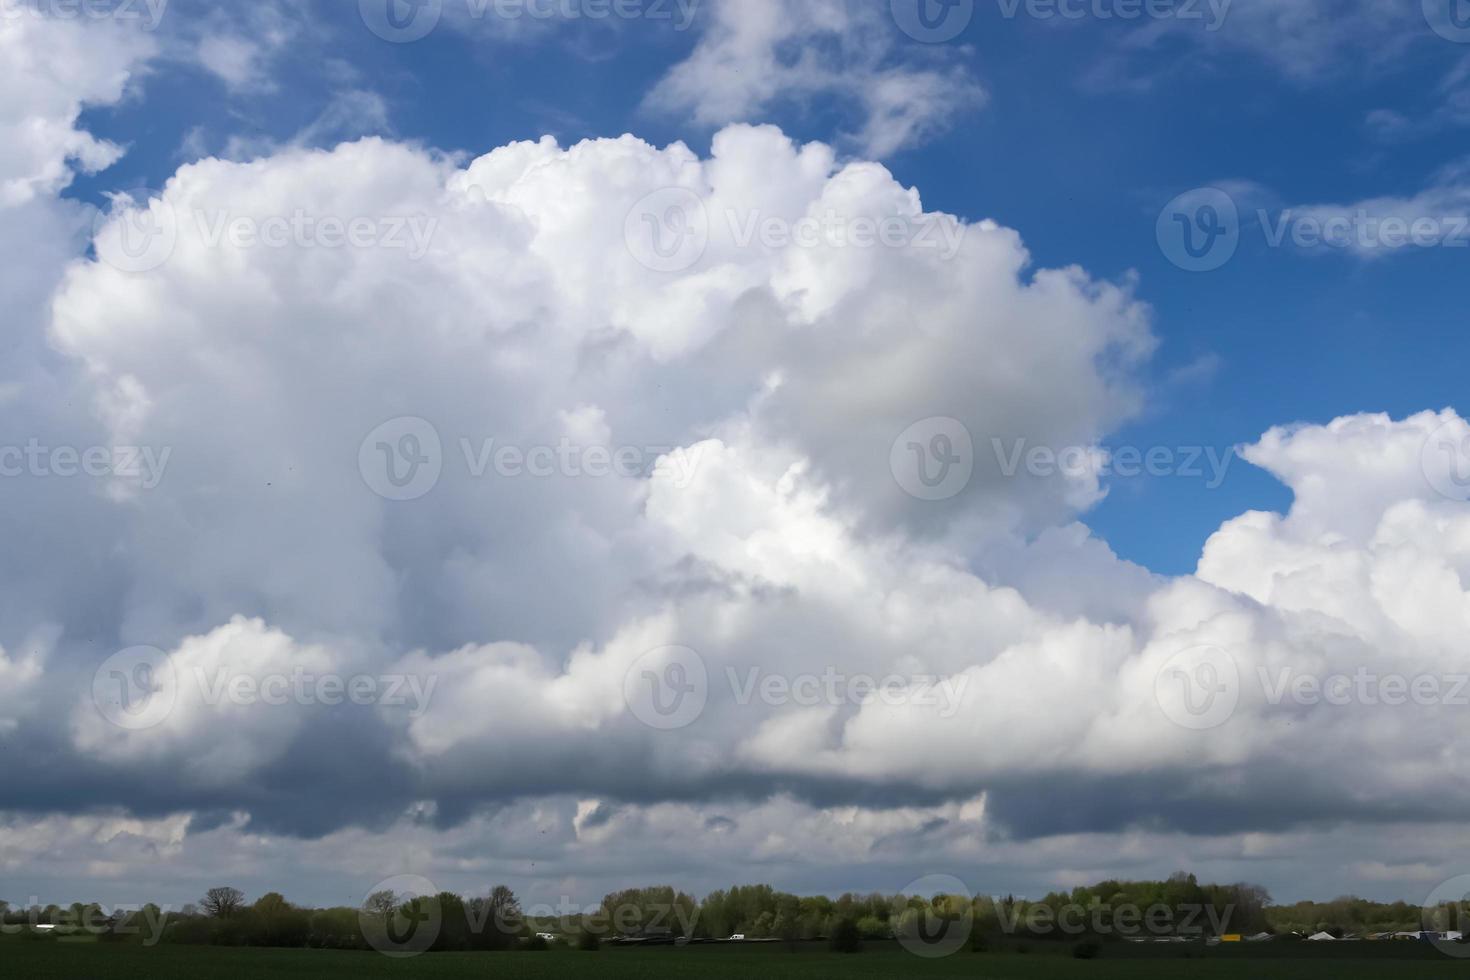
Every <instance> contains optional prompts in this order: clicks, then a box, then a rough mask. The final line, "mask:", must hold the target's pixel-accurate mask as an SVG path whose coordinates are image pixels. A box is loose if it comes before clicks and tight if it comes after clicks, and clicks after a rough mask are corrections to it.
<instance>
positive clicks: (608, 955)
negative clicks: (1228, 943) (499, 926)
mask: <svg viewBox="0 0 1470 980" xmlns="http://www.w3.org/2000/svg"><path fill="white" fill-rule="evenodd" d="M1358 950H1359V952H1358V953H1356V955H1348V954H1347V952H1346V951H1344V950H1341V949H1332V950H1318V949H1303V948H1297V947H1294V948H1291V949H1283V950H1281V951H1280V952H1276V953H1272V954H1270V955H1268V954H1267V952H1265V951H1261V950H1235V949H1232V950H1222V949H1212V950H1197V951H1195V953H1194V955H1192V956H1191V957H1190V958H1188V959H1185V958H1182V957H1181V956H1180V955H1179V954H1178V953H1175V952H1170V953H1169V954H1168V955H1164V954H1162V953H1161V954H1158V955H1154V954H1153V952H1152V951H1145V950H1130V949H1127V948H1114V947H1111V946H1110V947H1108V948H1107V949H1105V950H1104V953H1103V956H1102V958H1100V959H1096V960H1088V961H1082V960H1074V959H1071V958H1070V957H1067V956H1065V955H1059V953H1057V952H1055V951H1051V950H1047V951H1045V952H1043V953H1039V954H1038V953H1032V954H1029V955H1016V954H1014V953H1011V954H991V953H968V952H963V953H956V954H955V955H953V956H950V957H947V958H945V959H938V960H925V959H920V958H918V957H915V956H913V955H911V954H909V953H906V952H904V951H903V950H901V949H898V948H897V947H895V946H892V945H891V944H881V945H877V946H874V947H870V948H869V949H867V950H865V951H864V952H862V953H859V954H856V955H847V956H844V955H840V954H836V953H830V952H827V951H825V950H823V949H819V948H806V949H800V950H798V951H796V952H792V951H790V950H788V949H786V948H785V947H782V946H741V947H691V948H688V949H672V948H661V949H634V950H626V949H622V950H602V951H600V952H596V953H584V952H576V951H572V950H553V951H550V952H544V953H443V954H431V955H426V956H421V957H418V958H416V959H410V960H391V959H388V958H386V957H383V956H379V955H377V954H374V953H343V952H328V951H318V950H269V949H221V948H215V947H186V946H160V947H156V948H153V949H146V948H142V947H138V946H129V945H114V944H100V943H77V944H68V943H57V942H0V975H4V976H9V977H17V978H21V977H23V978H26V980H52V978H55V980H63V978H64V980H74V978H77V977H87V978H89V980H90V978H97V980H106V978H113V977H117V978H122V980H173V978H179V980H184V978H189V980H195V978H199V980H212V978H214V977H219V978H222V980H223V978H226V977H230V978H233V977H300V978H302V980H307V978H317V977H321V978H327V980H330V978H333V977H343V978H348V977H350V978H353V980H373V978H376V977H424V978H427V980H436V978H443V980H451V978H461V977H516V978H519V977H527V978H531V980H537V978H546V980H555V978H562V977H571V978H576V977H583V976H585V977H595V978H597V980H624V978H627V980H632V978H640V980H641V978H659V977H670V978H680V980H688V978H699V977H713V978H726V977H759V978H761V980H780V978H785V977H790V978H793V980H797V978H801V980H824V978H832V980H837V978H842V977H894V978H899V977H984V978H993V980H1033V978H1034V980H1070V978H1074V977H1075V978H1086V980H1132V978H1140V980H1150V978H1158V980H1176V978H1178V977H1180V976H1186V977H1188V978H1189V980H1211V978H1215V977H1249V978H1252V980H1254V978H1265V980H1272V978H1282V980H1287V978H1290V980H1302V978H1305V980H1311V978H1317V977H1320V978H1322V980H1328V978H1333V980H1336V978H1345V980H1354V978H1363V980H1369V978H1373V980H1383V978H1386V980H1393V978H1398V977H1403V978H1430V977H1434V978H1440V977H1455V978H1461V980H1466V978H1470V961H1461V960H1453V959H1450V958H1448V957H1445V956H1442V955H1440V954H1438V953H1435V952H1434V951H1433V950H1428V949H1424V950H1419V949H1414V950H1403V949H1399V950H1393V951H1384V952H1383V953H1380V952H1379V951H1377V950H1374V951H1364V950H1366V947H1365V946H1359V947H1358ZM1388 952H1392V955H1385V954H1386V953H1388ZM1110 954H1113V955H1112V956H1111V958H1110Z"/></svg>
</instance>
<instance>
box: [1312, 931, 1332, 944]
mask: <svg viewBox="0 0 1470 980" xmlns="http://www.w3.org/2000/svg"><path fill="white" fill-rule="evenodd" d="M1307 942H1309V943H1335V942H1337V937H1336V936H1334V935H1333V934H1332V933H1330V932H1319V933H1317V934H1315V935H1312V936H1308V937H1307Z"/></svg>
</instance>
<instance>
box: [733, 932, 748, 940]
mask: <svg viewBox="0 0 1470 980" xmlns="http://www.w3.org/2000/svg"><path fill="white" fill-rule="evenodd" d="M744 938H745V933H743V932H737V933H736V934H735V935H733V936H731V937H730V940H731V941H732V942H738V941H740V940H743V939H744Z"/></svg>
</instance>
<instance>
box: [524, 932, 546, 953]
mask: <svg viewBox="0 0 1470 980" xmlns="http://www.w3.org/2000/svg"><path fill="white" fill-rule="evenodd" d="M523 948H524V949H526V950H527V951H528V952H533V953H539V952H541V951H543V950H545V949H547V948H548V947H547V943H546V940H544V939H542V938H541V937H540V936H538V935H536V934H535V933H532V934H531V937H530V938H529V939H527V940H526V943H525V946H524V947H523Z"/></svg>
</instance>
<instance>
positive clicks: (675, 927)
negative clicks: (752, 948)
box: [0, 872, 1455, 952]
mask: <svg viewBox="0 0 1470 980" xmlns="http://www.w3.org/2000/svg"><path fill="white" fill-rule="evenodd" d="M1440 911H1441V912H1442V913H1444V914H1443V915H1441V916H1439V918H1445V919H1446V920H1447V921H1448V920H1449V919H1451V918H1453V917H1452V916H1450V912H1451V911H1455V910H1451V909H1448V908H1446V909H1442V910H1440ZM1423 918H1424V915H1423V910H1421V909H1420V908H1419V907H1417V906H1414V905H1410V904H1408V903H1404V902H1397V903H1391V904H1379V903H1373V902H1368V901H1366V900H1364V899H1359V898H1340V899H1336V900H1334V901H1332V902H1326V903H1314V902H1300V903H1296V904H1294V905H1287V906H1275V905H1272V904H1271V897H1270V895H1269V894H1268V893H1267V892H1266V890H1265V889H1263V888H1261V887H1259V886H1256V885H1251V884H1247V883H1236V884H1228V885H1219V884H1202V883H1200V882H1199V881H1198V880H1197V879H1196V878H1195V876H1194V875H1189V874H1185V873H1182V872H1181V873H1179V874H1176V875H1173V876H1172V877H1170V878H1168V879H1166V880H1163V881H1122V880H1109V881H1103V882H1099V883H1097V884H1095V885H1089V886H1083V887H1078V888H1075V889H1072V890H1071V891H1058V892H1053V893H1051V894H1048V895H1046V896H1045V897H1043V898H1041V899H1039V900H1028V899H1024V898H1016V897H1015V896H1004V897H1002V896H983V895H982V896H969V895H958V894H934V895H903V894H884V893H879V892H871V893H865V894H857V893H848V894H844V895H841V896H838V897H836V898H832V897H829V896H824V895H816V896H801V895H795V894H792V893H789V892H783V891H779V890H777V889H775V888H773V887H772V886H770V885H764V884H760V885H737V886H734V887H731V888H728V889H720V890H717V891H714V892H711V893H710V894H708V895H706V896H705V897H704V898H703V899H702V900H696V899H695V898H694V897H693V896H692V895H690V894H687V893H685V892H682V891H679V890H677V889H676V888H674V887H672V886H667V885H664V886H656V887H651V888H632V889H625V890H622V891H617V892H613V893H610V894H608V895H607V896H605V897H604V898H603V900H602V902H601V903H600V905H598V906H597V907H595V908H591V909H580V910H571V911H566V910H549V909H547V908H545V907H533V908H531V909H529V910H528V909H525V908H523V907H522V904H521V902H520V900H519V899H518V898H517V897H516V895H515V893H514V892H513V891H512V890H511V889H510V888H508V887H506V886H504V885H498V886H495V887H494V888H492V889H490V890H489V891H488V892H487V893H485V894H484V895H476V896H462V895H458V894H455V893H452V892H441V893H439V894H437V895H431V896H409V895H399V894H395V893H393V892H391V891H379V892H376V893H374V894H372V895H370V896H369V897H368V898H367V899H366V900H365V901H364V902H363V904H362V905H361V906H360V907H358V908H348V907H338V908H311V907H307V906H299V905H295V904H293V903H291V902H289V901H288V900H287V899H286V898H285V897H284V896H283V895H281V894H280V893H278V892H269V893H267V894H265V895H262V896H260V897H259V898H256V899H254V900H253V901H248V900H247V898H246V896H245V894H244V893H243V892H241V891H240V890H239V889H237V888H232V887H219V888H211V889H210V890H209V891H208V892H207V893H206V894H205V895H204V896H203V897H202V898H201V899H200V900H199V902H198V903H197V904H195V905H190V906H186V907H185V908H184V909H182V910H180V911H177V912H170V911H167V910H163V909H160V908H159V907H158V906H156V905H149V906H145V907H143V908H142V909H136V910H132V911H128V912H113V913H111V914H109V913H106V912H104V911H103V909H102V908H101V906H99V905H96V904H91V905H83V904H80V903H78V904H75V905H72V906H70V907H66V908H62V907H59V906H54V905H53V906H47V907H45V908H38V907H32V908H29V909H20V908H13V907H10V906H9V905H8V904H7V903H4V902H0V926H4V927H5V928H6V931H9V932H16V931H22V930H23V929H24V927H25V926H26V925H30V926H36V925H50V926H55V927H57V928H56V929H55V930H54V932H55V933H65V932H67V931H78V930H83V931H87V932H91V933H94V934H97V935H98V936H100V937H101V938H103V939H110V940H116V941H129V940H131V941H136V942H147V943H154V942H163V943H177V944H185V945H219V946H271V947H315V948H325V949H370V948H377V949H382V948H384V946H383V944H384V943H387V944H389V945H392V946H396V945H398V944H402V943H407V942H411V941H416V942H419V943H421V944H422V948H420V949H416V950H415V951H422V952H429V951H448V950H485V951H493V950H509V949H542V948H545V947H546V946H547V945H548V943H553V942H564V943H568V944H571V945H574V946H577V947H579V948H582V949H589V950H591V949H597V948H599V947H600V946H601V945H602V944H603V943H606V942H620V941H623V942H626V941H635V942H679V941H698V940H721V939H729V938H730V937H735V936H739V937H743V938H745V939H747V940H781V941H786V942H793V943H794V942H801V941H826V942H829V943H831V944H832V945H833V946H834V947H836V948H843V949H857V948H860V946H861V944H862V943H863V942H865V941H874V940H891V939H895V938H897V939H900V940H904V939H906V938H912V937H918V938H920V939H923V940H925V941H928V939H930V938H932V937H933V936H935V935H940V934H942V933H943V932H944V931H945V930H946V929H947V928H951V927H952V928H953V930H956V931H958V930H963V935H964V938H965V941H966V944H967V945H968V946H969V947H970V948H973V949H984V948H987V945H988V944H989V943H990V942H992V941H996V940H998V939H1003V938H1005V937H1010V938H1024V939H1037V940H1049V939H1054V940H1063V941H1071V942H1074V943H1075V942H1091V941H1094V940H1097V941H1103V940H1108V939H1126V938H1132V937H1134V936H1148V935H1153V936H1184V937H1196V938H1198V937H1208V936H1217V935H1222V934H1230V933H1235V934H1252V933H1257V932H1268V933H1279V934H1289V933H1293V932H1298V933H1315V932H1322V931H1327V932H1333V933H1335V934H1339V935H1341V934H1348V933H1353V934H1364V933H1366V932H1370V931H1379V932H1388V931H1399V930H1414V929H1419V928H1423V927H1424V926H1423V925H1421V921H1422V919H1423ZM427 923H432V926H430V925H426V924H427ZM17 926H19V927H21V929H17V928H15V927H17ZM29 932H36V930H29Z"/></svg>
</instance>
